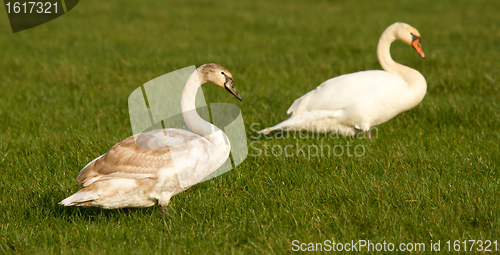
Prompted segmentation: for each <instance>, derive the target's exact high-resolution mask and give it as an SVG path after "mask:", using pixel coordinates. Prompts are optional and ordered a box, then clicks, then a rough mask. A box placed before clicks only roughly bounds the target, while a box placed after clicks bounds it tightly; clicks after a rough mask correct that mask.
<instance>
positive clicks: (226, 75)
mask: <svg viewBox="0 0 500 255" xmlns="http://www.w3.org/2000/svg"><path fill="white" fill-rule="evenodd" d="M196 70H197V71H198V77H199V78H200V82H201V84H203V83H206V82H210V83H213V84H215V85H217V86H220V87H223V88H225V89H226V90H227V91H229V93H231V94H233V95H234V96H235V97H236V98H238V99H239V100H240V101H241V96H240V94H238V91H236V88H235V87H234V82H233V75H232V74H231V73H230V72H229V71H228V70H227V69H226V68H224V67H223V66H221V65H218V64H204V65H202V66H200V67H198V69H196Z"/></svg>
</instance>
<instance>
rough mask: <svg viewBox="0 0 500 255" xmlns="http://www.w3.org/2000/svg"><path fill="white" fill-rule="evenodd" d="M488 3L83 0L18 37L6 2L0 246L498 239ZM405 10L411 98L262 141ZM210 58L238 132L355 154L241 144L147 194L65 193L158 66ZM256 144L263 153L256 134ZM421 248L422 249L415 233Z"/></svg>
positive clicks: (151, 249) (37, 250)
mask: <svg viewBox="0 0 500 255" xmlns="http://www.w3.org/2000/svg"><path fill="white" fill-rule="evenodd" d="M498 10H500V2H499V1H491V0H476V1H465V0H458V1H430V0H424V1H397V3H396V2H395V1H344V2H339V1H319V0H318V1H305V0H302V1H301V0H297V1H274V0H266V1H260V0H257V1H218V0H216V1H168V2H165V1H104V2H103V1H90V0H87V1H80V3H79V4H78V5H77V6H76V7H75V9H73V10H72V11H71V12H69V13H68V14H66V15H64V16H62V17H60V18H58V19H56V20H54V21H51V22H49V23H47V24H44V25H41V26H39V27H36V28H33V29H29V30H26V31H23V32H20V33H16V34H12V32H11V31H10V27H9V23H8V19H7V15H6V14H5V12H3V11H0V13H1V14H0V34H1V36H0V88H1V91H2V92H1V93H0V253H20V254H43V253H78V254H87V253H103V254H129V253H131V254H147V253H157V254H178V253H188V252H189V253H191V254H201V253H208V254H214V253H221V254H226V253H256V254H262V253H277V254H282V253H289V252H291V251H292V248H293V246H292V241H293V240H300V241H301V242H307V243H309V242H322V241H323V240H326V239H330V240H332V239H333V240H336V241H342V242H350V241H351V240H354V241H357V240H360V239H365V240H370V241H371V242H383V241H386V242H392V243H395V244H399V243H410V242H415V243H416V242H421V243H427V244H429V243H430V241H431V240H432V241H433V242H436V241H437V240H441V248H442V249H445V247H446V246H445V245H444V242H446V241H447V240H452V242H453V241H454V240H461V241H463V240H468V239H482V240H488V239H489V240H497V239H499V232H500V231H499V227H500V226H499V225H500V215H499V212H500V210H499V207H498V206H499V204H500V197H499V195H498V194H499V191H500V190H499V187H498V186H499V182H500V179H499V174H500V173H499V170H498V167H499V164H500V156H499V155H500V154H499V149H500V146H499V141H500V131H499V130H500V122H499V119H500V118H499V117H500V113H499V112H500V103H499V101H498V99H499V95H500V83H499V81H498V80H499V79H500V71H499V70H500V62H499V59H500V51H499V48H498V46H499V45H500V25H499V24H500V16H499V15H498ZM395 21H403V22H407V23H409V24H411V25H412V26H414V27H416V28H417V29H418V30H419V31H420V33H421V35H422V40H423V42H422V45H423V49H424V51H425V53H426V55H427V58H426V59H425V60H421V59H420V57H419V56H418V54H417V53H415V52H414V51H413V49H412V48H411V47H409V46H407V45H405V44H403V43H401V42H396V43H394V44H393V47H392V55H393V58H394V59H395V60H396V61H398V62H400V63H403V64H405V65H408V66H411V67H413V68H416V69H418V70H419V71H420V72H421V73H422V74H423V75H424V76H425V77H426V79H427V83H428V91H427V95H426V97H425V98H424V100H423V101H422V103H421V104H420V105H418V106H417V107H415V108H414V109H412V110H411V111H409V112H406V113H403V114H401V115H399V116H397V117H396V118H394V119H393V120H391V121H389V122H388V123H385V124H383V125H381V126H379V127H378V137H377V139H374V140H373V141H371V142H369V141H366V140H360V139H351V138H342V137H341V138H338V139H316V138H314V139H313V138H309V139H296V138H293V137H289V138H287V139H265V138H257V139H255V138H252V137H254V136H255V135H256V134H255V132H253V131H252V130H251V128H250V126H251V124H252V123H261V127H265V126H271V125H274V124H276V123H278V122H279V121H281V120H284V119H285V118H287V115H286V110H287V109H288V107H289V106H290V104H291V103H292V102H293V100H295V99H296V98H297V97H299V96H301V95H303V94H304V93H306V92H307V91H309V90H311V89H313V88H315V87H316V86H317V85H319V84H320V83H321V82H322V81H324V80H326V79H328V78H330V77H334V76H337V75H341V74H345V73H350V72H355V71H360V70H367V69H380V65H379V64H378V61H377V57H376V54H375V47H376V44H377V40H378V38H379V36H380V34H381V32H382V31H383V30H384V29H385V28H386V27H387V26H388V25H389V24H391V23H393V22H395ZM209 62H215V63H219V64H221V65H223V66H224V67H226V68H228V69H229V70H230V71H231V72H232V74H233V75H234V80H235V85H236V88H237V89H238V91H239V92H240V94H241V95H242V97H243V101H242V102H237V100H235V99H234V97H232V96H231V95H229V94H228V93H227V92H226V91H224V90H222V89H220V88H217V87H215V86H212V87H210V86H205V88H204V91H205V93H206V95H207V98H208V101H209V102H230V103H234V104H237V105H238V106H239V107H240V108H241V110H242V113H243V117H244V121H245V124H246V128H247V137H248V139H249V140H248V142H249V144H250V143H251V142H257V143H254V145H255V146H254V147H258V148H264V147H263V146H267V148H268V149H269V148H270V149H272V148H273V146H275V148H277V147H276V146H278V145H280V146H283V147H284V146H286V145H295V144H296V143H298V144H299V145H300V146H312V145H318V144H321V142H323V143H324V144H330V145H331V146H334V145H341V146H346V145H347V144H348V143H349V144H350V145H358V146H364V148H365V155H364V156H363V157H355V156H354V157H349V156H346V155H344V156H341V157H336V156H334V155H333V156H332V155H330V156H323V157H309V158H308V157H304V156H300V155H299V156H295V157H285V156H283V155H281V156H279V157H275V156H269V157H265V156H260V157H255V156H249V157H248V158H247V159H246V160H245V162H243V163H242V164H241V165H240V166H238V167H237V168H236V169H234V170H232V171H230V172H228V173H226V174H224V175H222V176H219V177H217V178H215V179H212V180H210V181H207V182H204V183H201V184H199V185H196V186H195V187H193V188H191V189H190V190H188V191H186V192H184V193H181V194H179V195H177V196H175V197H174V198H173V199H172V201H171V204H170V205H169V210H170V212H169V214H168V216H164V215H162V213H161V211H160V208H159V207H152V208H145V209H134V210H131V211H130V213H129V214H128V215H125V214H123V212H122V211H121V210H102V209H97V208H91V209H85V208H62V207H60V206H58V205H57V203H58V202H59V201H60V200H62V199H63V198H65V197H66V196H68V195H70V194H72V193H73V192H75V191H77V190H78V187H76V186H75V181H74V178H75V177H76V175H77V173H78V172H79V171H80V169H81V168H82V167H83V166H85V164H87V163H88V162H89V161H90V160H92V159H93V158H95V157H97V156H99V155H101V154H103V153H105V152H106V151H107V149H109V148H110V147H111V146H112V145H113V144H115V143H117V142H118V141H120V140H121V139H123V138H125V137H127V136H129V135H131V128H130V122H129V117H128V109H127V98H128V95H129V94H130V93H131V92H132V91H133V90H134V89H136V88H137V87H139V86H140V85H141V84H144V83H145V82H147V81H149V80H151V79H154V78H156V77H158V76H160V75H163V74H165V73H168V72H171V71H174V70H177V69H180V68H183V67H186V66H190V65H193V64H194V65H196V66H199V65H201V64H204V63H209ZM249 153H250V154H253V155H254V154H256V153H258V152H257V150H255V149H254V148H250V149H249ZM426 248H427V249H426V251H427V252H428V251H429V249H430V245H427V247H426Z"/></svg>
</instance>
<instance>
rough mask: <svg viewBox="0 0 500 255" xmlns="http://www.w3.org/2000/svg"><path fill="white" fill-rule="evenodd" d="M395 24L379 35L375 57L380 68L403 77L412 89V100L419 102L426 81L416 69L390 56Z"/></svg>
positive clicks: (394, 36) (425, 87)
mask: <svg viewBox="0 0 500 255" xmlns="http://www.w3.org/2000/svg"><path fill="white" fill-rule="evenodd" d="M397 29H398V27H397V26H389V27H388V28H387V29H386V30H385V31H384V32H383V33H382V35H381V36H380V40H379V41H378V45H377V57H378V60H379V62H380V65H381V66H382V68H383V69H384V70H385V71H386V72H389V73H392V74H395V75H397V76H399V77H401V78H403V79H404V80H405V81H406V82H407V84H408V87H409V88H410V89H412V90H413V94H412V95H413V96H414V97H415V99H414V101H418V102H420V100H422V98H423V97H424V95H425V93H426V91H427V82H426V81H425V78H424V76H423V75H422V74H421V73H420V72H419V71H417V70H415V69H413V68H410V67H408V66H405V65H402V64H399V63H397V62H395V61H394V60H393V59H392V57H391V44H392V42H394V41H395V40H396V39H398V38H397V37H396V34H397V31H396V30H397Z"/></svg>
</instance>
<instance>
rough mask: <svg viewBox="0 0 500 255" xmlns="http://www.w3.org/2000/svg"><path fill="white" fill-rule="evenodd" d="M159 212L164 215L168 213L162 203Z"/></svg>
mask: <svg viewBox="0 0 500 255" xmlns="http://www.w3.org/2000/svg"><path fill="white" fill-rule="evenodd" d="M161 212H162V213H163V214H164V215H168V207H167V206H166V205H162V206H161Z"/></svg>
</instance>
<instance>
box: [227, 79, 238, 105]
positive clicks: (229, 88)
mask: <svg viewBox="0 0 500 255" xmlns="http://www.w3.org/2000/svg"><path fill="white" fill-rule="evenodd" d="M224 88H226V90H227V91H229V92H230V93H231V94H233V95H234V96H235V97H236V98H238V99H239V100H240V101H241V96H240V94H238V91H236V88H235V87H234V83H233V79H231V78H229V77H227V76H226V83H224Z"/></svg>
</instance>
